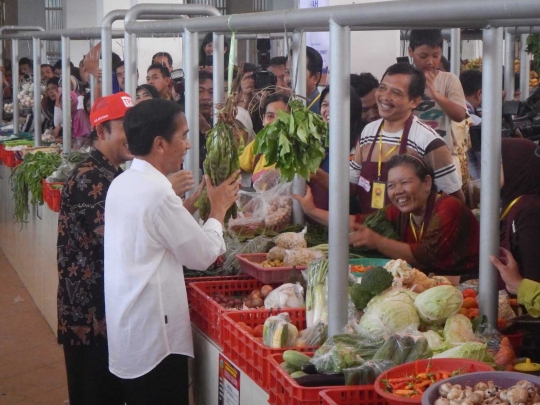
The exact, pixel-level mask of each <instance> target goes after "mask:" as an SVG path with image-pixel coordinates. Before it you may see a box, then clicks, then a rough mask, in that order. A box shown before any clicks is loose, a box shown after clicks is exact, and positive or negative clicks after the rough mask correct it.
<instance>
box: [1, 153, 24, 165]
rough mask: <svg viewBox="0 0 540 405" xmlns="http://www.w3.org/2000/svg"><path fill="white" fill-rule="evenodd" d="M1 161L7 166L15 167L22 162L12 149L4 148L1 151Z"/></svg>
mask: <svg viewBox="0 0 540 405" xmlns="http://www.w3.org/2000/svg"><path fill="white" fill-rule="evenodd" d="M2 161H3V162H4V165H6V166H7V167H17V166H19V165H20V164H21V163H22V160H20V159H19V158H18V157H17V156H16V154H15V152H14V151H12V150H5V149H4V151H3V152H2Z"/></svg>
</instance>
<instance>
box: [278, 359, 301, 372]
mask: <svg viewBox="0 0 540 405" xmlns="http://www.w3.org/2000/svg"><path fill="white" fill-rule="evenodd" d="M280 366H281V368H282V369H283V370H285V371H286V372H287V374H292V373H294V372H296V371H300V370H299V369H298V368H296V367H294V366H291V365H290V364H289V363H287V362H286V361H284V362H283V363H281V364H280Z"/></svg>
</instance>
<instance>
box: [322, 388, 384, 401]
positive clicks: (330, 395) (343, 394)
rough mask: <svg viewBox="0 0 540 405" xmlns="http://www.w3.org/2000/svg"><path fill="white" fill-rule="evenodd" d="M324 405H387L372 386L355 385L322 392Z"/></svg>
mask: <svg viewBox="0 0 540 405" xmlns="http://www.w3.org/2000/svg"><path fill="white" fill-rule="evenodd" d="M320 395H321V399H322V404H324V405H386V404H387V402H386V401H385V400H384V398H382V397H381V396H379V395H378V394H377V393H376V392H375V391H374V390H373V387H372V386H370V385H354V386H348V387H339V388H335V387H334V388H332V389H328V390H324V391H321V392H320Z"/></svg>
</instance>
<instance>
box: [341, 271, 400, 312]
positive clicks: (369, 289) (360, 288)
mask: <svg viewBox="0 0 540 405" xmlns="http://www.w3.org/2000/svg"><path fill="white" fill-rule="evenodd" d="M393 281H394V277H393V276H392V274H390V273H389V272H388V271H386V269H385V268H384V267H380V266H377V267H374V268H372V269H370V270H368V271H366V272H365V273H364V275H363V277H362V282H361V283H360V284H358V283H357V284H355V285H353V286H352V287H350V288H349V294H350V295H351V299H352V301H353V303H354V306H355V307H356V309H358V310H360V311H361V310H363V309H364V308H365V307H366V306H367V304H368V303H369V301H371V299H372V298H373V297H375V296H376V295H379V294H380V293H382V292H383V291H385V290H386V289H388V288H389V287H390V286H391V285H392V282H393Z"/></svg>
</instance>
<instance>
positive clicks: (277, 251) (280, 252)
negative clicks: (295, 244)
mask: <svg viewBox="0 0 540 405" xmlns="http://www.w3.org/2000/svg"><path fill="white" fill-rule="evenodd" d="M285 252H286V250H285V249H283V248H282V247H281V246H274V247H273V248H272V249H270V251H269V252H268V256H266V260H271V261H273V260H280V261H283V259H284V258H285Z"/></svg>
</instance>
